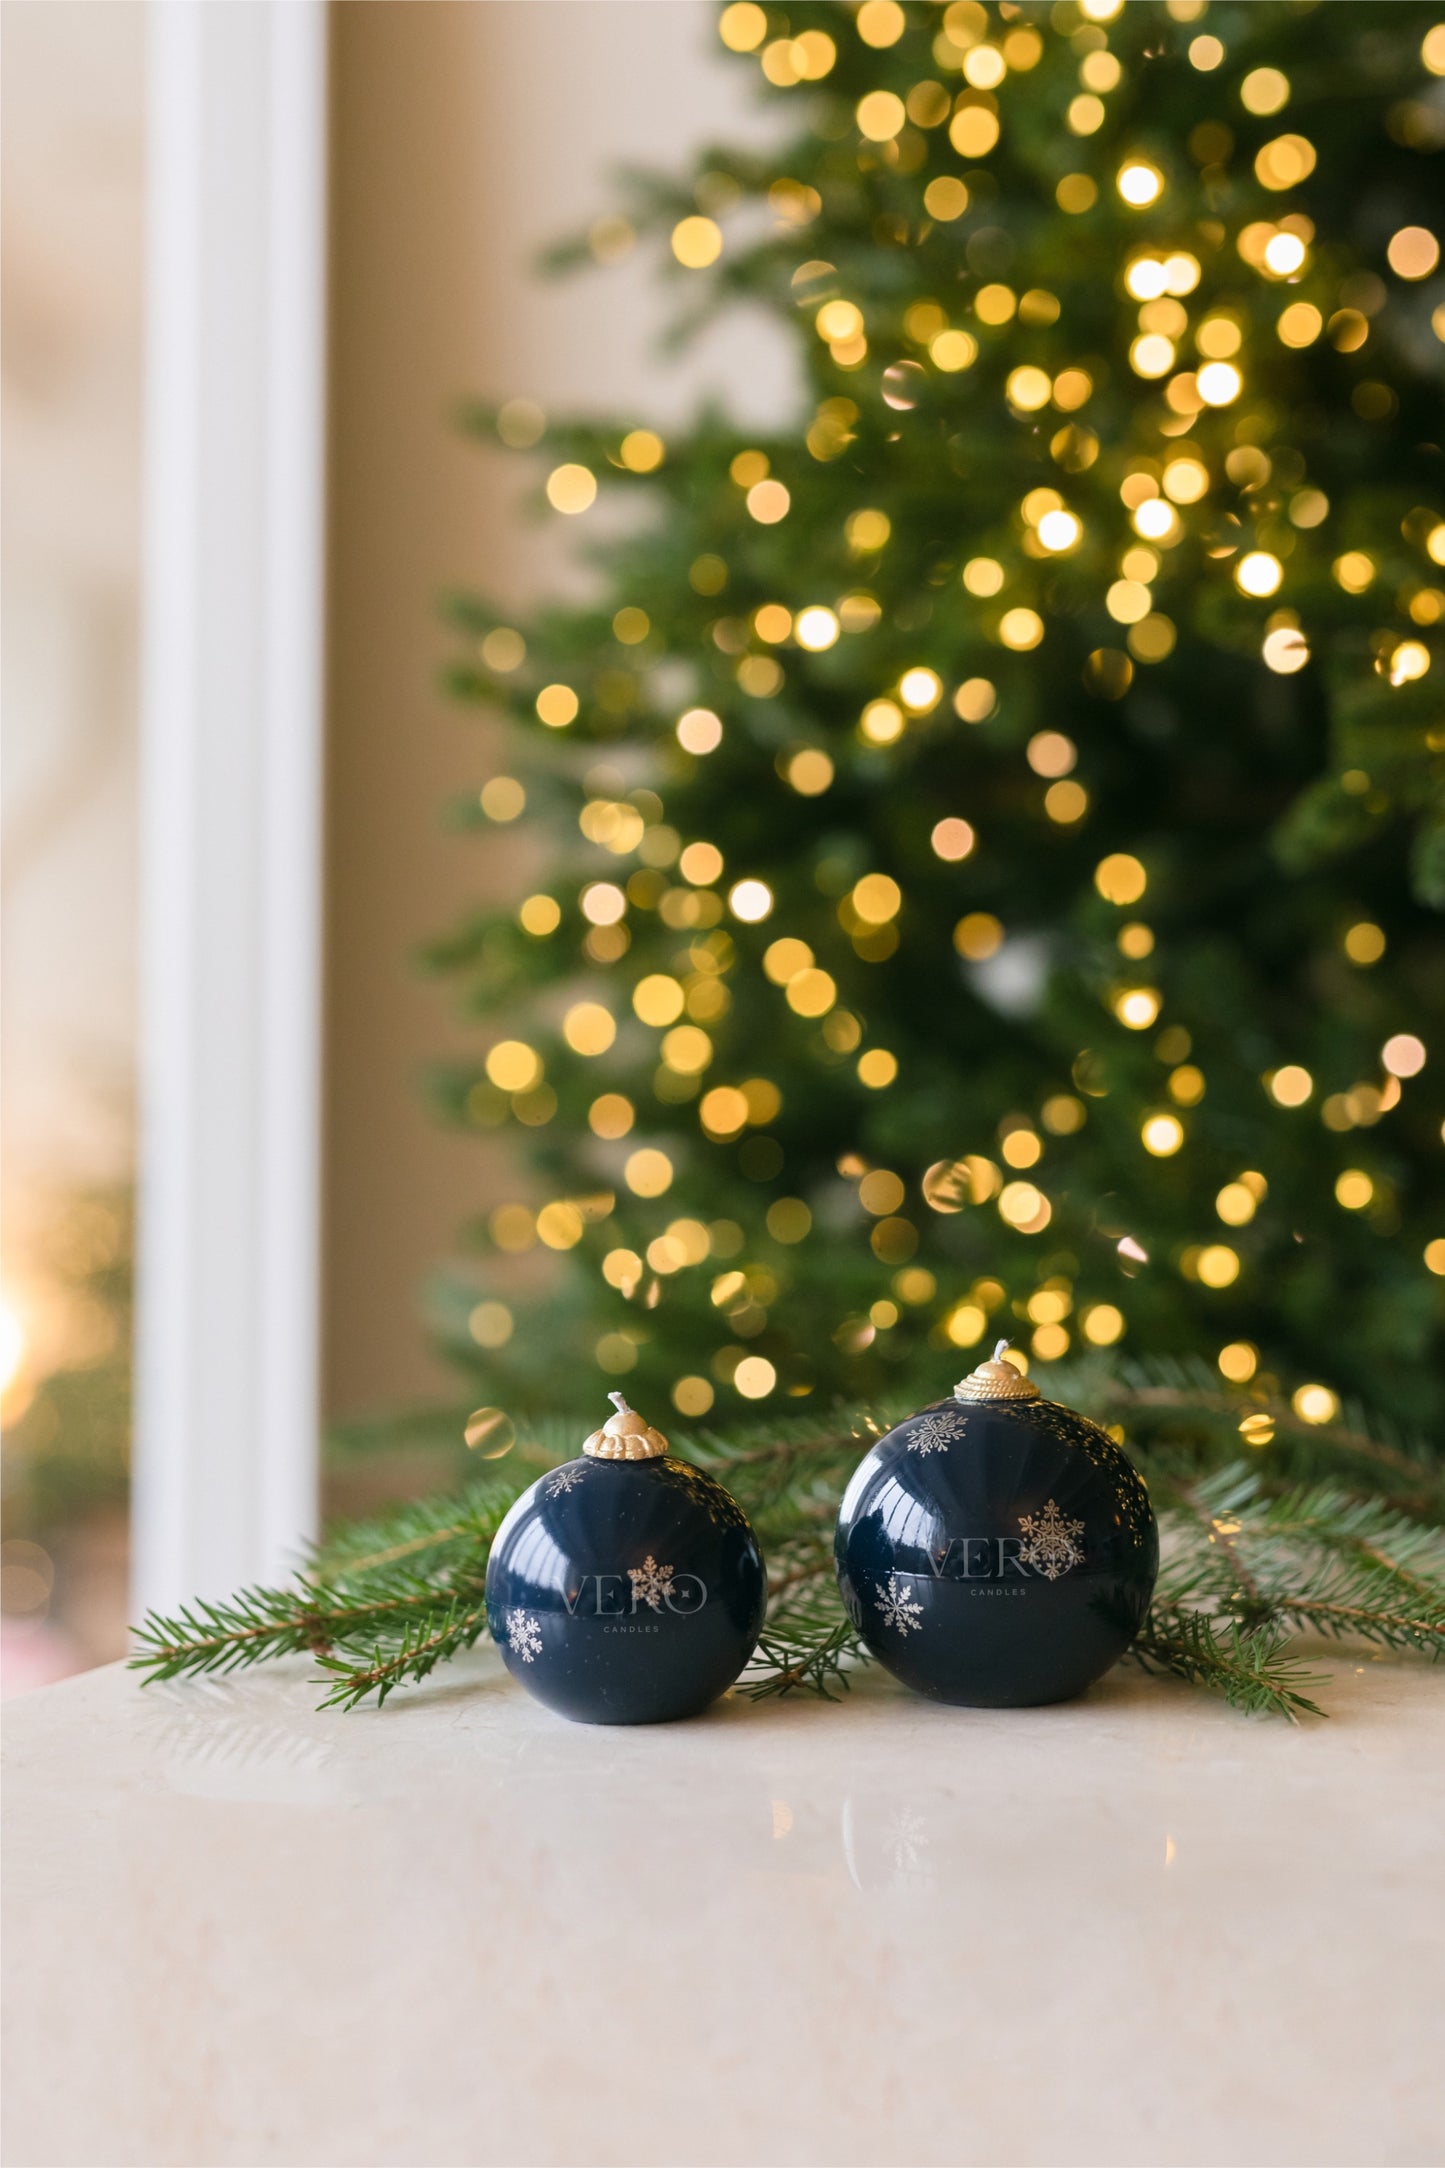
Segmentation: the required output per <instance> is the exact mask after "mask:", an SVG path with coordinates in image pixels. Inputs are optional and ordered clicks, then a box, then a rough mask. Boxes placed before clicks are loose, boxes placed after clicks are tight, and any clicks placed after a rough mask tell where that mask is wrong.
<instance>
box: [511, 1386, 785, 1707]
mask: <svg viewBox="0 0 1445 2168" xmlns="http://www.w3.org/2000/svg"><path fill="white" fill-rule="evenodd" d="M610 1397H611V1398H612V1400H613V1401H614V1402H615V1403H616V1407H617V1412H616V1414H615V1415H613V1416H611V1417H610V1418H609V1419H608V1421H607V1422H606V1423H604V1424H603V1426H602V1428H601V1429H600V1430H596V1431H594V1432H593V1434H592V1436H591V1437H590V1438H589V1439H588V1440H587V1442H586V1444H585V1445H584V1447H583V1449H582V1458H581V1459H580V1460H572V1461H568V1462H567V1463H566V1465H565V1466H564V1467H561V1468H553V1469H551V1470H550V1471H549V1472H548V1473H547V1474H546V1475H544V1476H541V1477H540V1478H539V1479H538V1480H537V1482H535V1483H534V1484H533V1485H532V1487H531V1489H530V1490H527V1491H524V1492H523V1494H522V1496H521V1497H520V1498H519V1499H518V1500H517V1502H516V1504H515V1505H514V1506H513V1507H512V1510H511V1512H510V1513H509V1514H508V1515H507V1517H506V1519H505V1520H504V1521H503V1523H502V1525H501V1527H500V1529H499V1530H498V1531H497V1538H496V1541H495V1543H494V1544H493V1545H492V1552H491V1557H490V1560H489V1561H488V1565H487V1623H488V1625H489V1626H490V1628H491V1632H492V1638H493V1640H494V1641H495V1642H496V1644H497V1646H498V1648H499V1649H500V1650H501V1652H502V1661H503V1662H504V1663H505V1664H506V1666H507V1669H508V1670H509V1671H510V1672H511V1674H512V1676H513V1678H514V1679H519V1680H520V1681H521V1683H522V1685H523V1686H525V1687H526V1688H527V1691H528V1692H529V1693H531V1694H535V1695H536V1697H537V1699H538V1700H539V1701H542V1702H545V1703H546V1705H547V1707H548V1708H549V1709H555V1710H556V1711H557V1713H558V1714H559V1715H561V1716H570V1717H572V1718H574V1719H575V1720H576V1721H577V1722H579V1723H583V1724H658V1723H663V1722H666V1721H667V1720H668V1719H670V1718H673V1717H680V1716H696V1715H697V1714H698V1713H699V1711H701V1710H703V1709H705V1708H706V1707H707V1706H708V1704H709V1702H712V1701H715V1700H716V1699H717V1697H718V1695H719V1694H721V1693H724V1692H726V1690H727V1688H728V1687H730V1686H731V1685H732V1683H733V1681H734V1680H735V1679H736V1678H737V1676H738V1674H739V1672H740V1671H741V1670H742V1668H743V1666H744V1665H745V1664H746V1662H747V1660H748V1658H749V1657H750V1656H751V1655H752V1653H753V1650H754V1648H755V1647H756V1645H757V1639H758V1634H759V1632H760V1630H761V1628H762V1623H763V1608H764V1604H765V1601H766V1597H767V1582H766V1577H765V1574H764V1571H763V1561H762V1556H761V1554H760V1552H759V1550H758V1546H757V1541H756V1539H755V1537H754V1535H753V1532H752V1529H751V1527H750V1526H749V1524H748V1519H747V1516H746V1514H745V1513H744V1512H743V1510H742V1508H741V1506H740V1505H739V1504H738V1502H737V1500H736V1499H735V1498H734V1497H733V1496H732V1494H731V1493H730V1492H729V1491H727V1490H725V1489H724V1488H723V1486H722V1484H721V1483H718V1482H715V1481H714V1480H713V1478H712V1477H711V1476H710V1475H706V1474H704V1473H703V1471H702V1470H701V1469H700V1468H693V1467H691V1466H689V1464H688V1463H687V1462H686V1461H680V1460H676V1459H674V1458H673V1456H672V1455H671V1454H670V1453H669V1451H668V1449H667V1440H666V1439H665V1438H664V1437H663V1436H662V1434H661V1432H660V1431H656V1430H654V1429H653V1428H652V1427H651V1425H650V1424H649V1423H648V1422H647V1421H646V1419H645V1418H644V1417H643V1416H641V1415H638V1414H637V1413H636V1412H635V1410H634V1409H632V1408H629V1407H628V1405H627V1403H626V1401H625V1400H624V1399H623V1398H622V1395H621V1394H620V1393H613V1394H612V1395H611V1396H610Z"/></svg>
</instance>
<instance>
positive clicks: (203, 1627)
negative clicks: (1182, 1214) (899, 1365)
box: [132, 1369, 1445, 1717]
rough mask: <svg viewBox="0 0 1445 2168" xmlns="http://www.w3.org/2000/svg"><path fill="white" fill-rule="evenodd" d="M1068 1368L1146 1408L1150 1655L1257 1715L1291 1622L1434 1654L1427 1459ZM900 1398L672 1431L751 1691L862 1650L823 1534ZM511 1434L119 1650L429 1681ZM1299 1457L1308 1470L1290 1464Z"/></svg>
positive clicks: (358, 1686) (540, 1449) (349, 1679)
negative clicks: (699, 1483)
mask: <svg viewBox="0 0 1445 2168" xmlns="http://www.w3.org/2000/svg"><path fill="white" fill-rule="evenodd" d="M1067 1384H1068V1388H1069V1397H1070V1398H1071V1399H1072V1400H1074V1401H1075V1402H1076V1403H1078V1404H1082V1405H1083V1406H1085V1407H1087V1408H1089V1409H1090V1411H1091V1412H1092V1413H1093V1414H1094V1415H1095V1416H1096V1417H1100V1418H1106V1417H1107V1416H1108V1415H1109V1414H1110V1413H1111V1411H1112V1413H1113V1414H1114V1415H1115V1416H1123V1417H1125V1418H1126V1419H1128V1420H1130V1421H1131V1422H1132V1419H1133V1418H1134V1417H1136V1416H1137V1417H1138V1419H1139V1428H1138V1431H1137V1432H1136V1433H1135V1434H1134V1442H1133V1446H1132V1450H1133V1454H1134V1458H1135V1460H1136V1463H1137V1464H1138V1466H1139V1467H1140V1469H1141V1471H1142V1472H1143V1473H1144V1474H1145V1476H1146V1478H1147V1480H1148V1482H1149V1486H1150V1490H1151V1493H1152V1495H1153V1498H1154V1501H1155V1505H1156V1508H1157V1509H1158V1511H1159V1514H1160V1520H1161V1527H1162V1535H1163V1567H1162V1570H1161V1573H1160V1579H1159V1586H1158V1589H1157V1591H1156V1595H1155V1601H1154V1605H1153V1608H1152V1610H1151V1611H1150V1613H1149V1615H1148V1618H1147V1619H1146V1621H1145V1625H1144V1628H1143V1631H1142V1632H1141V1634H1140V1636H1139V1638H1138V1640H1137V1642H1136V1643H1135V1645H1134V1649H1133V1651H1132V1655H1133V1658H1134V1659H1135V1660H1136V1661H1137V1662H1139V1663H1141V1664H1143V1665H1144V1667H1145V1668H1146V1669H1148V1670H1151V1671H1157V1672H1164V1673H1169V1674H1172V1675H1173V1676H1175V1677H1177V1678H1180V1679H1183V1680H1186V1681H1188V1682H1189V1683H1190V1684H1192V1685H1195V1686H1199V1687H1202V1688H1204V1689H1206V1690H1208V1691H1210V1692H1213V1693H1217V1694H1220V1695H1222V1696H1223V1697H1224V1698H1225V1699H1226V1700H1227V1701H1229V1702H1230V1703H1231V1704H1233V1705H1234V1706H1235V1707H1236V1708H1239V1709H1242V1710H1245V1711H1248V1712H1251V1713H1259V1714H1274V1715H1282V1716H1286V1717H1296V1716H1298V1715H1301V1714H1303V1713H1310V1712H1312V1713H1316V1714H1319V1713H1322V1712H1321V1711H1320V1709H1319V1705H1318V1702H1317V1701H1316V1699H1315V1698H1314V1696H1315V1693H1316V1691H1317V1690H1318V1687H1319V1685H1320V1683H1321V1681H1320V1680H1319V1678H1318V1676H1317V1673H1316V1671H1315V1670H1314V1669H1312V1668H1311V1660H1310V1655H1309V1651H1308V1649H1306V1648H1302V1646H1301V1636H1311V1637H1313V1639H1314V1641H1315V1642H1316V1644H1318V1642H1319V1640H1320V1637H1321V1636H1324V1637H1328V1638H1333V1639H1338V1640H1344V1641H1348V1642H1350V1643H1362V1644H1371V1645H1373V1646H1375V1647H1377V1648H1379V1649H1382V1650H1393V1651H1399V1652H1402V1653H1414V1654H1420V1655H1425V1656H1428V1657H1436V1656H1439V1655H1441V1654H1442V1653H1445V1531H1442V1527H1441V1520H1440V1497H1439V1484H1438V1469H1435V1468H1433V1467H1432V1464H1431V1462H1430V1461H1429V1459H1428V1458H1425V1457H1423V1456H1416V1455H1414V1454H1412V1453H1411V1452H1409V1451H1408V1450H1406V1449H1404V1448H1403V1447H1401V1446H1398V1445H1395V1444H1390V1443H1387V1442H1386V1441H1384V1440H1381V1439H1378V1438H1377V1437H1376V1436H1375V1435H1374V1432H1373V1430H1372V1429H1371V1427H1370V1426H1368V1425H1366V1424H1365V1423H1364V1422H1363V1421H1362V1420H1358V1419H1357V1420H1356V1421H1355V1422H1354V1423H1353V1424H1352V1425H1351V1426H1349V1427H1347V1426H1345V1425H1339V1426H1334V1425H1327V1426H1307V1425H1301V1424H1298V1423H1297V1422H1296V1421H1295V1419H1294V1418H1293V1417H1292V1414H1291V1411H1290V1409H1289V1408H1288V1406H1287V1405H1286V1404H1284V1403H1278V1404H1276V1403H1271V1402H1269V1401H1267V1400H1265V1399H1263V1398H1262V1397H1261V1396H1259V1395H1255V1396H1253V1397H1251V1398H1245V1397H1243V1396H1240V1397H1237V1398H1236V1399H1234V1400H1232V1401H1226V1400H1225V1399H1224V1396H1222V1395H1221V1394H1220V1393H1219V1392H1218V1391H1217V1389H1216V1388H1215V1387H1214V1385H1213V1383H1212V1381H1210V1380H1209V1379H1208V1378H1207V1377H1206V1378H1205V1379H1204V1380H1203V1381H1202V1382H1201V1383H1200V1384H1199V1385H1198V1386H1197V1387H1193V1388H1192V1387H1191V1385H1190V1383H1189V1381H1188V1379H1187V1378H1184V1377H1181V1376H1180V1375H1178V1374H1177V1373H1176V1374H1175V1375H1174V1376H1173V1377H1172V1379H1170V1380H1169V1381H1168V1382H1147V1381H1146V1382H1136V1383H1135V1384H1133V1385H1130V1384H1127V1383H1124V1382H1122V1381H1120V1380H1119V1379H1118V1378H1114V1377H1110V1376H1108V1375H1107V1374H1104V1373H1102V1372H1100V1371H1097V1370H1095V1371H1092V1372H1091V1371H1090V1370H1088V1369H1082V1370H1079V1371H1076V1372H1074V1373H1072V1374H1071V1375H1070V1377H1069V1378H1068V1380H1067ZM902 1412H903V1411H902V1410H901V1409H898V1408H881V1407H880V1408H874V1409H868V1410H864V1411H856V1412H854V1413H852V1414H841V1415H838V1416H835V1417H834V1418H832V1419H831V1420H823V1419H821V1418H816V1417H808V1416H792V1417H783V1418H781V1419H779V1420H774V1421H773V1422H770V1423H768V1422H754V1423H753V1424H751V1425H749V1426H746V1427H744V1428H742V1429H739V1430H735V1431H728V1432H722V1431H712V1432H700V1433H698V1434H697V1435H695V1436H694V1437H692V1438H690V1439H689V1440H688V1441H687V1452H688V1455H689V1457H691V1458H692V1459H693V1460H694V1461H695V1462H696V1463H697V1464H698V1465H700V1466H703V1467H706V1468H708V1469H709V1470H710V1471H711V1472H712V1473H714V1474H715V1475H717V1476H718V1477H719V1478H720V1479H721V1480H722V1481H723V1482H725V1483H726V1484H727V1485H728V1487H729V1488H730V1489H731V1490H732V1491H733V1493H734V1495H735V1496H736V1497H737V1498H738V1499H739V1501H740V1502H741V1504H742V1505H743V1506H744V1507H745V1509H746V1511H747V1513H748V1515H749V1517H750V1519H751V1521H752V1523H753V1526H754V1528H755V1529H756V1531H757V1535H758V1538H759V1541H760V1543H761V1544H762V1547H763V1551H764V1555H765V1557H766V1559H767V1563H768V1586H769V1602H768V1616H767V1623H766V1625H765V1627H764V1630H763V1636H762V1640H761V1642H760V1644H759V1647H758V1651H757V1654H756V1656H755V1658H754V1660H753V1663H752V1665H751V1667H750V1669H749V1671H748V1672H747V1673H746V1674H745V1677H744V1682H743V1691H744V1692H745V1693H747V1694H749V1695H751V1696H753V1697H754V1698H759V1697H767V1696H775V1695H785V1694H790V1693H794V1692H804V1693H812V1694H817V1695H822V1696H823V1697H824V1698H826V1699H837V1698H838V1697H839V1695H840V1694H841V1693H842V1692H844V1691H845V1690H846V1689H847V1687H848V1684H849V1679H850V1676H851V1674H852V1673H853V1672H854V1671H856V1670H857V1669H858V1668H859V1666H861V1665H862V1664H864V1663H866V1662H867V1655H866V1652H865V1651H864V1649H863V1647H862V1645H861V1643H860V1642H859V1640H858V1637H857V1636H856V1634H855V1633H854V1631H853V1629H852V1626H851V1625H850V1623H849V1621H848V1619H847V1617H846V1616H845V1614H844V1611H843V1606H842V1602H841V1599H840V1597H839V1594H838V1587H837V1582H836V1579H835V1576H834V1571H833V1528H834V1522H835V1520H836V1516H837V1511H838V1504H839V1500H840V1499H841V1497H842V1493H843V1489H844V1486H845V1485H846V1483H847V1480H848V1477H849V1476H850V1475H851V1473H852V1471H853V1469H854V1467H855V1466H856V1464H857V1462H858V1459H859V1457H860V1456H861V1454H862V1453H863V1452H865V1451H866V1450H867V1448H868V1446H869V1445H870V1444H871V1443H872V1441H873V1439H874V1438H876V1437H877V1436H879V1435H880V1434H881V1432H882V1431H883V1430H884V1429H886V1428H887V1427H888V1426H889V1425H890V1424H891V1423H892V1422H893V1421H894V1420H896V1419H897V1417H898V1416H899V1414H901V1413H902ZM1241 1423H1248V1424H1253V1425H1254V1429H1253V1436H1254V1437H1255V1439H1260V1438H1261V1437H1263V1436H1264V1431H1262V1430H1261V1428H1260V1425H1261V1423H1263V1425H1264V1426H1265V1429H1267V1430H1269V1431H1270V1433H1271V1434H1270V1435H1268V1436H1267V1437H1265V1438H1264V1442H1263V1443H1256V1444H1254V1445H1252V1446H1245V1445H1242V1443H1241V1431H1240V1425H1241ZM1112 1427H1113V1434H1114V1435H1115V1436H1122V1434H1123V1433H1122V1428H1121V1426H1120V1424H1119V1423H1118V1422H1115V1423H1114V1425H1113V1426H1112ZM1296 1430H1300V1431H1308V1432H1309V1437H1308V1438H1307V1439H1301V1438H1296V1436H1295V1434H1294V1433H1295V1431H1296ZM1140 1439H1147V1443H1141V1442H1139V1441H1140ZM514 1451H515V1457H516V1462H517V1466H516V1468H515V1470H514V1471H513V1473H512V1474H511V1475H510V1476H508V1475H506V1474H505V1473H504V1472H503V1471H502V1469H501V1468H500V1467H499V1468H497V1469H495V1470H493V1471H491V1472H490V1473H489V1474H488V1475H487V1476H485V1477H483V1478H481V1479H480V1480H478V1481H474V1482H473V1483H471V1484H470V1485H469V1486H468V1487H467V1488H466V1489H465V1490H463V1491H462V1492H461V1493H459V1495H458V1496H456V1497H452V1498H438V1499H435V1500H429V1501H425V1502H423V1503H421V1504H415V1505H409V1506H405V1507H401V1508H399V1509H398V1510H397V1511H396V1512H395V1513H393V1514H391V1515H389V1516H387V1517H386V1518H384V1519H383V1520H381V1521H378V1522H374V1523H371V1524H369V1525H367V1526H366V1527H362V1528H351V1529H348V1530H345V1531H343V1532H342V1534H341V1535H340V1536H339V1537H337V1538H335V1539H333V1540H332V1541H331V1542H330V1543H328V1544H327V1545H326V1546H325V1547H324V1548H323V1549H322V1551H321V1552H320V1553H319V1554H318V1556H317V1558H316V1560H315V1562H314V1564H313V1566H312V1568H311V1570H310V1571H309V1572H307V1573H305V1574H303V1575H301V1576H299V1577H298V1579H297V1580H296V1581H295V1582H294V1583H293V1584H292V1585H291V1586H290V1587H288V1588H284V1589H251V1590H246V1591H244V1592H243V1593H242V1594H241V1595H240V1596H238V1597H235V1598H233V1599H232V1600H231V1601H230V1602H229V1603H224V1604H193V1605H191V1606H190V1607H188V1608H187V1609H186V1610H185V1611H183V1612H182V1613H181V1614H180V1615H179V1616H178V1617H176V1618H174V1619H163V1618H159V1617H155V1616H152V1617H150V1618H148V1619H147V1620H146V1621H145V1623H144V1625H143V1626H142V1627H141V1628H140V1629H139V1631H138V1635H137V1646H136V1652H135V1655H134V1657H133V1658H132V1662H133V1664H134V1665H135V1666H136V1668H138V1669H140V1670H142V1671H144V1672H146V1673H147V1675H148V1676H149V1677H151V1678H162V1679H168V1678H178V1677H183V1676H191V1675H197V1674H201V1673H206V1672H228V1671H234V1670H237V1669H239V1668H242V1667H244V1666H246V1665H249V1664H254V1663H258V1662H262V1661H265V1660H268V1659H270V1658H273V1657H279V1656H291V1655H298V1654H309V1655H310V1656H312V1657H313V1658H314V1659H315V1661H316V1662H317V1663H318V1664H319V1665H320V1666H321V1669H322V1672H323V1674H324V1676H325V1678H326V1681H327V1684H328V1691H327V1694H326V1698H325V1705H326V1706H331V1707H343V1708H351V1707H354V1706H355V1705H356V1704H357V1703H358V1702H361V1701H364V1700H367V1699H370V1698H372V1697H375V1699H376V1700H377V1701H384V1700H385V1699H386V1697H387V1695H388V1694H389V1693H390V1692H391V1691H392V1690H393V1688H394V1687H396V1686H398V1685H400V1684H402V1683H403V1682H404V1681H419V1680H421V1679H424V1678H426V1677H427V1676H428V1675H429V1674H430V1673H431V1672H432V1671H433V1670H434V1669H435V1668H436V1666H437V1665H438V1664H439V1663H442V1662H444V1661H446V1659H447V1658H449V1657H451V1656H454V1655H456V1654H458V1653H459V1652H460V1651H461V1650H463V1649H466V1648H470V1647H471V1646H472V1645H473V1644H474V1643H475V1642H477V1641H478V1640H480V1639H481V1638H482V1636H483V1635H484V1633H485V1630H486V1611H485V1603H484V1593H485V1584H486V1565H487V1555H488V1552H489V1549H490V1546H491V1542H492V1539H493V1537H494V1535H495V1533H496V1530H497V1528H498V1527H499V1526H500V1524H501V1519H502V1515H503V1514H504V1513H505V1511H506V1509H507V1507H508V1506H509V1505H510V1503H511V1501H512V1499H513V1498H514V1497H515V1496H517V1495H518V1490H519V1485H520V1481H521V1479H522V1477H523V1476H524V1475H525V1476H531V1475H532V1474H534V1473H535V1472H536V1471H537V1470H538V1469H539V1468H545V1467H547V1466H550V1465H554V1464H555V1463H556V1461H557V1460H559V1459H561V1458H565V1457H566V1454H567V1449H566V1447H565V1446H563V1445H562V1444H561V1443H560V1439H559V1435H558V1432H557V1430H556V1428H555V1426H547V1427H546V1428H545V1429H544V1430H543V1431H542V1432H540V1433H537V1434H534V1435H530V1436H529V1437H528V1438H527V1439H525V1440H524V1441H522V1442H521V1443H520V1444H518V1445H517V1447H516V1448H515V1449H514ZM1244 1452H1247V1454H1248V1461H1247V1464H1246V1462H1244V1461H1242V1460H1241V1458H1240V1455H1241V1453H1244ZM1302 1452H1304V1453H1306V1454H1307V1456H1308V1459H1309V1460H1310V1461H1311V1462H1312V1463H1313V1468H1314V1473H1313V1475H1312V1476H1310V1477H1309V1478H1306V1479H1304V1480H1302V1479H1301V1453H1302ZM1381 1454H1383V1455H1384V1458H1383V1460H1382V1459H1379V1458H1378V1457H1377V1456H1378V1455H1381ZM509 1465H510V1462H509ZM1316 1653H1317V1654H1318V1650H1317V1652H1316Z"/></svg>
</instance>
